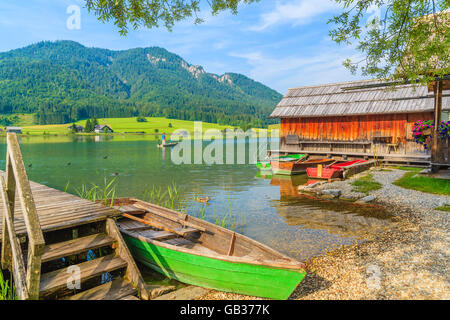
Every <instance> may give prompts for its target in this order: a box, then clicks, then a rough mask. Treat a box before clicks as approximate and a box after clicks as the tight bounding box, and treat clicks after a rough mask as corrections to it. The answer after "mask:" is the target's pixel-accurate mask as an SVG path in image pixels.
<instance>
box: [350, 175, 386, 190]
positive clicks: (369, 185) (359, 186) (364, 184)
mask: <svg viewBox="0 0 450 320" xmlns="http://www.w3.org/2000/svg"><path fill="white" fill-rule="evenodd" d="M351 185H352V186H354V187H355V188H353V190H352V191H356V192H362V193H365V194H368V193H369V192H370V191H374V190H378V189H381V188H382V187H383V186H382V185H381V183H379V182H377V181H375V180H374V179H373V176H372V174H370V173H369V174H367V175H365V176H364V177H361V178H359V179H357V180H355V181H353V182H352V183H351Z"/></svg>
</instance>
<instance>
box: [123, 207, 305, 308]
mask: <svg viewBox="0 0 450 320" xmlns="http://www.w3.org/2000/svg"><path fill="white" fill-rule="evenodd" d="M114 207H116V208H117V209H119V210H121V211H122V213H123V218H121V219H120V220H118V221H117V225H118V227H119V230H120V231H121V232H122V235H123V237H124V239H125V241H126V243H127V245H128V248H129V249H130V251H131V253H132V255H133V257H134V258H135V259H136V260H138V261H140V262H141V263H143V264H144V265H146V266H148V267H150V268H152V269H154V270H156V271H158V272H160V273H162V274H164V275H166V276H168V277H170V278H172V279H176V280H178V281H181V282H185V283H188V284H192V285H197V286H201V287H206V288H211V289H217V290H221V291H226V292H234V293H240V294H246V295H251V296H259V297H265V298H273V299H287V298H288V297H289V296H290V294H291V293H292V292H293V290H294V289H295V288H296V287H297V285H298V284H299V283H300V282H301V281H302V280H303V278H304V277H305V274H306V272H305V269H304V265H303V264H301V263H300V262H298V261H296V260H294V259H291V258H289V257H287V256H285V255H283V254H281V253H279V252H277V251H275V250H273V249H271V248H269V247H267V246H265V245H263V244H261V243H259V242H257V241H255V240H252V239H250V238H248V237H246V236H243V235H241V234H238V233H235V232H233V231H231V230H228V229H225V228H222V227H219V226H217V225H214V224H212V223H209V222H207V221H204V220H201V219H197V218H194V217H192V216H188V215H185V214H182V213H179V212H176V211H173V210H169V209H166V208H163V207H160V206H157V205H154V204H150V203H147V202H144V201H141V200H138V199H134V198H121V199H116V200H114Z"/></svg>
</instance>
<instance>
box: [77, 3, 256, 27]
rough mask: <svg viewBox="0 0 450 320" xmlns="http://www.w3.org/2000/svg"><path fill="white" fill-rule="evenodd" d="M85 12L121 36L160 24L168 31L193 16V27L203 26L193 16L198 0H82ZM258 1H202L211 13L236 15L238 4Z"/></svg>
mask: <svg viewBox="0 0 450 320" xmlns="http://www.w3.org/2000/svg"><path fill="white" fill-rule="evenodd" d="M85 1H86V7H87V9H88V10H89V12H93V13H94V14H95V15H96V16H97V17H98V19H99V20H100V21H102V22H108V21H113V22H114V24H115V25H116V26H117V27H118V28H119V32H120V34H122V35H126V34H127V32H128V28H129V25H131V26H132V27H133V28H134V29H138V28H139V27H140V26H144V27H147V28H153V27H159V26H160V24H163V25H164V26H165V27H166V28H167V29H169V30H172V27H173V26H174V24H175V22H178V21H181V20H184V19H186V18H189V17H192V16H193V15H194V16H195V20H194V23H195V24H198V23H201V22H203V20H202V19H200V18H199V17H198V16H197V14H198V13H199V12H200V2H201V1H200V0H150V1H144V0H115V1H96V0H85ZM255 1H258V0H214V1H203V3H205V4H208V5H209V6H210V7H211V13H212V14H214V15H215V14H217V13H219V12H220V11H224V10H230V11H231V12H232V13H233V14H236V13H237V8H238V5H239V4H240V3H244V4H249V3H252V2H255Z"/></svg>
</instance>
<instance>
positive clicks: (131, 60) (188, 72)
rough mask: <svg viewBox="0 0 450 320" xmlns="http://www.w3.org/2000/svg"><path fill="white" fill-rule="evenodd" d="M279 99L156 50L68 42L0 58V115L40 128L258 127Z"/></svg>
mask: <svg viewBox="0 0 450 320" xmlns="http://www.w3.org/2000/svg"><path fill="white" fill-rule="evenodd" d="M281 98H282V95H281V94H280V93H278V92H276V91H275V90H272V89H270V88H268V87H267V86H265V85H263V84H261V83H259V82H256V81H253V80H251V79H249V78H247V77H245V76H243V75H241V74H236V73H226V74H224V75H221V76H218V75H215V74H211V73H207V72H205V70H204V69H203V68H202V67H201V66H195V65H191V64H189V63H187V62H186V61H184V60H183V59H182V58H181V57H180V56H178V55H176V54H173V53H170V52H169V51H167V50H165V49H163V48H158V47H151V48H136V49H129V50H124V51H112V50H107V49H99V48H87V47H85V46H83V45H81V44H79V43H77V42H73V41H56V42H48V41H46V42H40V43H37V44H34V45H30V46H27V47H24V48H21V49H16V50H11V51H8V52H3V53H0V113H3V114H8V113H17V112H36V114H37V116H36V117H37V122H38V123H39V124H49V123H63V122H64V123H67V122H72V121H75V120H79V119H85V118H88V117H93V116H96V117H98V118H102V117H129V116H137V115H144V116H165V117H168V118H176V119H183V120H202V121H207V122H216V123H220V124H233V125H243V124H251V125H253V126H261V125H266V124H269V123H272V122H271V121H272V120H268V119H267V116H268V115H269V114H270V112H271V111H272V110H273V108H274V107H275V105H276V104H277V103H278V102H279V101H280V100H281Z"/></svg>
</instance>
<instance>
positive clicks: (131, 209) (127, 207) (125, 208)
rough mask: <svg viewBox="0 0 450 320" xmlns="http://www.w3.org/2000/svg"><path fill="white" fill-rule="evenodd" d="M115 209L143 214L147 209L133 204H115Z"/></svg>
mask: <svg viewBox="0 0 450 320" xmlns="http://www.w3.org/2000/svg"><path fill="white" fill-rule="evenodd" d="M113 208H114V209H118V210H119V211H120V212H122V213H128V214H143V213H145V212H146V211H145V210H144V209H141V208H137V207H135V206H133V205H122V206H114V207H113Z"/></svg>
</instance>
